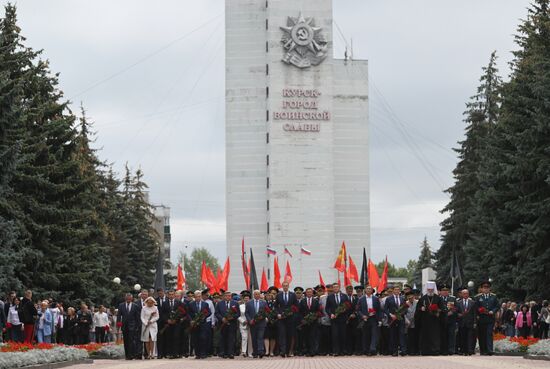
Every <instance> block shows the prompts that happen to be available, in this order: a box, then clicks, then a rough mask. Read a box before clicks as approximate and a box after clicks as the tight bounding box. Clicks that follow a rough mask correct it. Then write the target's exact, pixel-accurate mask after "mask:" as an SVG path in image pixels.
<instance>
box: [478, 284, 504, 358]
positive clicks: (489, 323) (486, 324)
mask: <svg viewBox="0 0 550 369" xmlns="http://www.w3.org/2000/svg"><path fill="white" fill-rule="evenodd" d="M475 307H476V312H477V337H478V339H479V352H480V353H481V355H493V354H494V352H493V328H494V326H495V313H496V312H497V310H498V308H499V303H498V299H497V296H496V295H495V294H494V293H491V282H489V281H484V282H482V283H481V293H480V294H479V295H477V296H476V297H475Z"/></svg>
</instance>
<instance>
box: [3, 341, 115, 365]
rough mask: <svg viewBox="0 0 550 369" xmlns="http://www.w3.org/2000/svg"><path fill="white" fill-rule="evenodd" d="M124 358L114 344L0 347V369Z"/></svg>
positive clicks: (13, 345) (22, 344)
mask: <svg viewBox="0 0 550 369" xmlns="http://www.w3.org/2000/svg"><path fill="white" fill-rule="evenodd" d="M121 357H124V348H123V347H122V346H121V345H115V344H97V343H91V344H87V345H76V346H64V345H61V344H59V345H55V344H48V343H40V344H35V345H32V344H28V343H15V342H8V343H5V344H1V345H0V369H8V368H21V367H25V366H31V365H38V364H49V363H59V362H64V361H79V360H86V359H89V358H110V359H118V358H121Z"/></svg>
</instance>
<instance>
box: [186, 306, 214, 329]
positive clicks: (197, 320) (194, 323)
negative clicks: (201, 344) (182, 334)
mask: <svg viewBox="0 0 550 369" xmlns="http://www.w3.org/2000/svg"><path fill="white" fill-rule="evenodd" d="M208 313H210V310H209V309H208V308H205V309H202V310H201V311H200V313H198V314H197V315H195V317H194V318H193V320H191V327H190V330H195V329H196V328H198V327H199V326H200V325H201V323H202V322H203V321H204V320H205V319H206V317H207V316H208Z"/></svg>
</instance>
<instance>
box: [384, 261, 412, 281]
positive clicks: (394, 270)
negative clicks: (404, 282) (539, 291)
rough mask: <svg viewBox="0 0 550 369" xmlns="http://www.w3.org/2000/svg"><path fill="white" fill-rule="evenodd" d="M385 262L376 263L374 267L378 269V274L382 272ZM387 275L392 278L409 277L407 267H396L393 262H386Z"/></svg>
mask: <svg viewBox="0 0 550 369" xmlns="http://www.w3.org/2000/svg"><path fill="white" fill-rule="evenodd" d="M385 264H386V262H385V261H381V262H379V263H378V264H376V269H377V270H378V275H380V276H381V275H382V272H383V271H384V265H385ZM388 277H393V278H407V279H408V277H409V272H408V271H407V268H398V267H396V266H395V265H394V264H392V263H390V262H388Z"/></svg>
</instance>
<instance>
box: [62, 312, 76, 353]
mask: <svg viewBox="0 0 550 369" xmlns="http://www.w3.org/2000/svg"><path fill="white" fill-rule="evenodd" d="M63 330H64V332H65V338H64V340H65V344H66V345H76V343H77V341H76V340H77V335H78V319H77V318H76V311H75V310H74V308H73V307H70V308H68V309H67V315H66V316H65V319H64V320H63Z"/></svg>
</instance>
